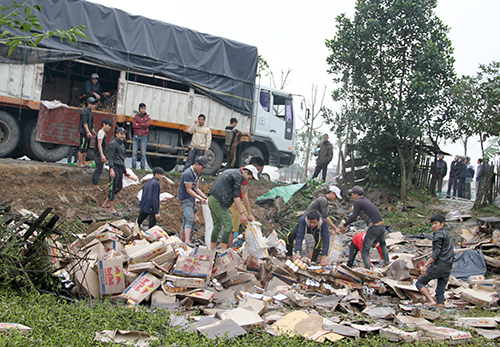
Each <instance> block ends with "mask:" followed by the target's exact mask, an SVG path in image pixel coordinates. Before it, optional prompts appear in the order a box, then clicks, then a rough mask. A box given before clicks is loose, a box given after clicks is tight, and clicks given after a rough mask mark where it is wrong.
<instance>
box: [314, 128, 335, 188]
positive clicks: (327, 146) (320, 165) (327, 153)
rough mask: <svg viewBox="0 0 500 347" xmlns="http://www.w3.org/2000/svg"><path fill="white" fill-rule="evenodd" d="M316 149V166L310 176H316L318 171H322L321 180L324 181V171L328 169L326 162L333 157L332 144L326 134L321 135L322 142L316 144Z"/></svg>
mask: <svg viewBox="0 0 500 347" xmlns="http://www.w3.org/2000/svg"><path fill="white" fill-rule="evenodd" d="M318 149H319V151H318V150H317V151H316V152H315V153H314V155H315V156H317V157H318V158H317V159H316V168H315V169H314V174H313V176H312V178H316V177H318V175H319V173H320V171H323V182H325V181H326V173H327V171H328V164H329V163H330V162H331V161H332V158H333V146H332V144H331V143H330V141H328V134H324V135H323V142H321V143H320V144H319V145H318Z"/></svg>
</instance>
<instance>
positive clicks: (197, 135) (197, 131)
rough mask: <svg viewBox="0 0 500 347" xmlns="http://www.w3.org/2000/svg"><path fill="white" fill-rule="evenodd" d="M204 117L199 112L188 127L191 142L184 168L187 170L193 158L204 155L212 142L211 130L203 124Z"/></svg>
mask: <svg viewBox="0 0 500 347" xmlns="http://www.w3.org/2000/svg"><path fill="white" fill-rule="evenodd" d="M205 121H206V117H205V115H204V114H200V115H199V116H198V119H197V120H195V121H194V124H193V125H191V126H190V127H189V129H188V132H189V133H190V134H193V136H192V137H191V143H190V144H189V147H188V150H189V151H188V157H187V160H186V164H185V166H184V170H187V169H188V168H189V167H190V166H191V165H193V163H194V160H195V159H196V158H197V157H200V156H206V155H207V153H208V149H209V148H210V145H211V144H212V132H211V131H210V128H209V127H207V126H206V125H205Z"/></svg>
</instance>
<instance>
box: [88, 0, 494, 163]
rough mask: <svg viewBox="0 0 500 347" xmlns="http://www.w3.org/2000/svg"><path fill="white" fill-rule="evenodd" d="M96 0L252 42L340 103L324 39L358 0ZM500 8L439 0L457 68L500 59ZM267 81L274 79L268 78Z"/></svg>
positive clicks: (301, 85)
mask: <svg viewBox="0 0 500 347" xmlns="http://www.w3.org/2000/svg"><path fill="white" fill-rule="evenodd" d="M94 2H97V3H100V4H103V5H105V6H109V7H115V8H119V9H121V10H124V11H126V12H129V13H131V14H136V15H142V16H146V17H149V18H154V19H158V20H161V21H164V22H167V23H172V24H175V25H179V26H183V27H186V28H190V29H194V30H197V31H200V32H203V33H208V34H212V35H216V36H222V37H225V38H228V39H232V40H236V41H239V42H243V43H247V44H250V45H254V46H256V47H257V48H258V51H259V54H261V55H262V56H263V57H264V58H265V59H266V60H267V61H268V63H269V65H270V68H271V69H272V70H273V72H274V73H275V75H276V76H279V75H280V71H281V70H287V69H291V70H292V72H291V74H290V77H289V79H290V83H289V84H288V85H287V87H286V90H287V91H288V92H292V93H295V94H302V95H304V96H306V98H307V99H310V96H311V85H312V84H315V85H317V86H318V87H319V88H318V89H319V90H322V89H323V88H324V87H325V86H326V87H327V88H328V96H327V98H326V99H325V105H326V106H328V107H331V108H334V109H337V107H338V106H337V105H334V103H333V101H332V100H331V97H329V94H330V93H331V91H332V89H333V83H332V82H331V76H329V75H328V74H327V73H326V70H327V69H328V66H327V64H326V58H327V56H328V50H327V49H326V47H325V39H333V38H334V35H335V24H336V22H335V18H336V16H337V15H339V14H341V13H346V14H347V15H348V16H349V17H350V18H352V16H353V14H354V6H355V1H354V0H311V1H307V2H304V1H282V0H272V1H270V0H267V1H262V0H254V1H251V2H235V1H228V0H214V1H200V0H188V1H180V0H177V1H161V0H142V1H137V0H134V1H132V0H95V1H94ZM499 13H500V1H499V0H475V1H472V0H438V6H437V8H436V14H437V16H438V17H439V18H440V19H441V20H442V21H443V22H444V23H445V24H446V25H448V26H449V27H450V33H449V37H450V39H451V40H452V44H453V47H454V48H455V54H454V56H455V59H456V63H455V71H456V73H457V74H458V75H459V76H460V75H474V74H475V73H476V71H477V69H478V66H479V64H488V63H490V62H491V61H493V60H496V61H497V60H500V45H499V44H498V37H497V36H498V33H499V32H500V30H499V29H500V21H499V20H498V15H499ZM262 83H263V84H268V85H269V84H270V83H269V80H268V79H266V78H264V79H263V82H262ZM322 130H323V129H322ZM446 149H447V150H449V151H450V152H452V153H459V154H463V147H460V145H456V146H450V145H448V146H446ZM468 154H469V155H471V157H473V159H474V158H477V157H478V156H479V154H480V148H479V144H478V143H477V141H475V140H473V141H470V144H469V148H468ZM475 161H476V160H475V159H474V160H473V162H475Z"/></svg>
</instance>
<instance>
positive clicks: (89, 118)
mask: <svg viewBox="0 0 500 347" xmlns="http://www.w3.org/2000/svg"><path fill="white" fill-rule="evenodd" d="M96 105H97V100H96V99H94V98H93V97H90V98H88V99H87V107H85V108H84V109H83V111H82V113H80V124H79V125H78V131H79V132H80V147H79V148H78V167H82V168H88V167H89V166H88V165H86V164H85V160H86V159H87V151H88V150H89V146H90V141H91V140H92V138H93V137H95V135H96V133H95V130H94V115H93V114H92V111H93V110H95V108H96Z"/></svg>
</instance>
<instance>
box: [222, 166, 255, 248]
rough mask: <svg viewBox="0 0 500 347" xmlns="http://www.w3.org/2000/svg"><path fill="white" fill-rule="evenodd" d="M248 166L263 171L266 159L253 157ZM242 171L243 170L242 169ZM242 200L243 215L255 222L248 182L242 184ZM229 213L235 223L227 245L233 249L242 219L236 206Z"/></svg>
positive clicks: (233, 205)
mask: <svg viewBox="0 0 500 347" xmlns="http://www.w3.org/2000/svg"><path fill="white" fill-rule="evenodd" d="M248 165H253V166H255V168H256V169H257V171H258V172H260V171H261V170H262V168H263V167H264V159H262V158H261V157H252V158H250V162H249V163H248ZM240 169H243V167H241V168H240ZM240 199H241V202H242V203H243V206H242V207H243V214H244V215H245V217H246V218H247V220H248V221H249V222H253V221H254V218H253V214H252V210H251V208H250V200H249V199H248V181H244V182H243V183H242V184H241V190H240ZM229 211H230V212H231V219H232V221H233V232H232V233H231V234H230V235H229V241H228V243H227V245H228V247H231V246H232V245H233V236H234V233H235V232H237V231H238V230H239V229H240V224H241V218H240V213H239V211H238V208H237V207H236V204H234V203H233V204H232V205H231V207H230V208H229Z"/></svg>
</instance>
